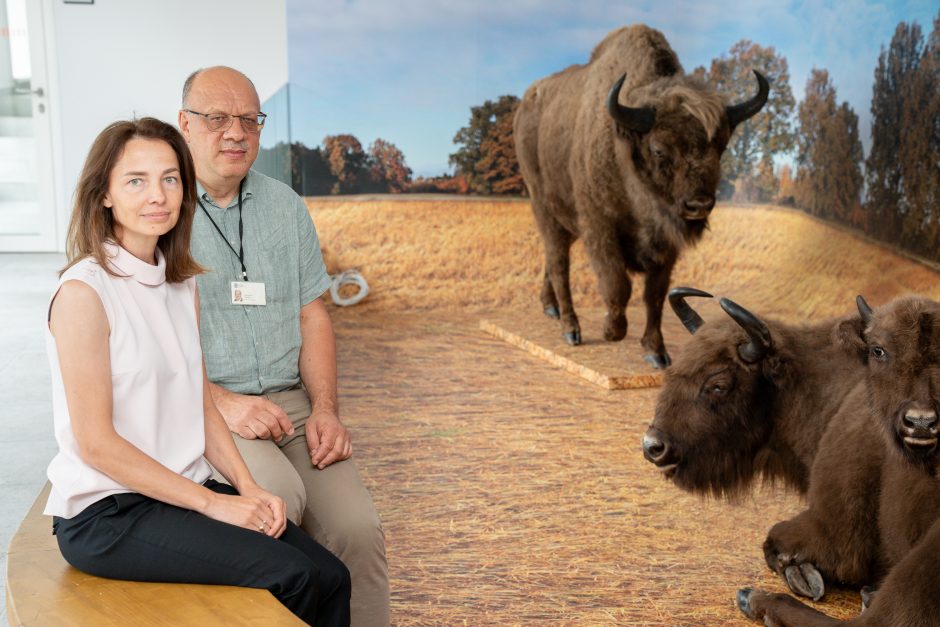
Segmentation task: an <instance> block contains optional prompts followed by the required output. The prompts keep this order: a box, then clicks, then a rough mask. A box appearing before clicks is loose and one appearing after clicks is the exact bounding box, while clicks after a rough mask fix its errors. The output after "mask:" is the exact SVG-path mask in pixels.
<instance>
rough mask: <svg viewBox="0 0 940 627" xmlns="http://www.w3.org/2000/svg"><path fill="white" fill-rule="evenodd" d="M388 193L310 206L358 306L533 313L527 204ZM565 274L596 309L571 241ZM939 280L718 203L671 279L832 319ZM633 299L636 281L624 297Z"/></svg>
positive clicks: (535, 281)
mask: <svg viewBox="0 0 940 627" xmlns="http://www.w3.org/2000/svg"><path fill="white" fill-rule="evenodd" d="M392 198H395V197H392ZM397 198H401V200H399V199H395V200H387V201H375V200H365V201H359V200H356V199H355V198H352V199H350V200H342V199H339V200H338V199H335V198H313V199H309V200H308V205H309V206H310V208H311V213H312V215H313V216H314V220H315V221H316V224H317V229H318V231H319V232H320V236H321V244H322V246H323V249H324V255H325V257H326V260H327V265H328V267H329V269H330V270H331V271H336V270H339V269H346V268H358V269H359V270H361V271H362V272H363V274H364V275H365V277H366V279H367V280H368V281H369V283H370V286H371V287H372V289H373V292H372V294H371V295H370V296H369V299H368V301H366V302H364V303H363V304H362V306H363V307H365V308H379V309H383V310H414V309H435V310H436V309H464V310H467V309H471V310H480V311H484V310H487V309H491V308H494V307H507V306H509V307H520V308H527V309H530V310H532V311H534V312H538V311H539V310H540V307H539V306H538V292H539V288H540V287H541V272H542V265H543V253H542V247H541V242H540V240H539V236H538V233H537V231H536V229H535V224H534V222H533V219H532V215H531V211H530V209H529V204H528V202H526V201H504V200H473V199H469V200H462V199H453V200H441V199H438V198H435V199H434V200H411V199H408V198H407V197H397ZM571 276H572V293H573V298H574V304H575V308H576V309H578V308H584V307H590V306H600V305H601V301H600V298H599V297H598V295H597V290H596V282H595V279H594V275H593V273H592V272H591V270H590V266H589V264H588V261H587V258H586V256H585V255H584V251H583V250H582V247H581V244H580V242H576V243H575V245H574V247H573V255H572V270H571ZM937 279H938V275H937V273H936V272H934V271H933V270H931V269H930V268H928V267H926V266H923V265H920V264H917V263H911V262H910V261H909V260H908V259H905V258H904V257H902V256H900V255H898V254H897V253H894V252H891V251H889V250H887V249H885V248H883V247H880V246H878V245H874V244H870V245H869V244H865V243H863V242H860V240H859V239H857V238H856V237H855V236H854V235H851V234H849V233H846V232H844V231H841V230H839V229H837V228H834V227H831V226H828V225H826V224H823V223H821V222H819V221H817V220H814V219H812V218H810V217H808V216H807V215H806V214H804V213H802V212H799V211H795V210H790V209H783V208H778V207H769V208H768V207H763V206H761V207H741V206H727V205H725V206H719V207H718V208H717V209H716V210H715V211H714V213H713V216H712V220H711V230H710V231H709V232H707V233H706V234H705V236H704V238H703V240H702V242H701V243H700V244H699V245H698V246H697V247H696V248H694V249H691V250H689V251H687V252H686V253H685V254H684V256H683V257H682V258H681V259H680V261H679V263H678V265H677V267H676V270H675V272H674V273H673V284H674V285H692V286H695V287H699V288H702V289H705V290H708V291H711V292H712V293H714V294H716V295H718V294H720V295H724V296H728V297H730V298H732V299H734V300H737V301H738V302H740V303H741V304H742V305H744V306H746V307H750V308H752V309H754V310H756V311H774V312H778V313H779V314H780V315H782V316H786V317H795V318H799V317H801V316H819V315H823V316H826V315H834V314H837V313H841V312H842V311H845V310H846V309H847V308H851V307H852V306H853V303H854V301H855V296H856V295H857V294H859V293H862V294H864V295H865V297H866V298H867V299H868V301H869V302H870V303H872V304H873V305H875V304H879V303H882V302H885V301H888V300H890V299H891V298H893V297H895V296H897V295H899V294H903V293H907V292H917V293H923V294H927V295H931V296H933V297H934V298H940V281H938V280H937ZM642 292H643V288H642V279H641V280H640V281H637V282H636V283H635V285H634V293H633V300H634V301H637V302H639V300H640V299H641V297H642Z"/></svg>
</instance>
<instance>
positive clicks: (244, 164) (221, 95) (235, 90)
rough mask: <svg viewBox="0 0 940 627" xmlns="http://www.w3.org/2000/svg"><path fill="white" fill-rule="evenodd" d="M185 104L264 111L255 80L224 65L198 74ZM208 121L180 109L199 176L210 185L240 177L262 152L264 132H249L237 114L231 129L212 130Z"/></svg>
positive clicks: (227, 110)
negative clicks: (250, 81) (248, 78)
mask: <svg viewBox="0 0 940 627" xmlns="http://www.w3.org/2000/svg"><path fill="white" fill-rule="evenodd" d="M185 108H186V109H189V110H191V111H198V112H199V113H206V114H213V113H227V114H229V115H234V116H252V115H257V114H258V113H259V112H260V111H261V104H260V102H258V94H257V93H256V92H255V90H254V88H253V87H252V85H251V83H249V82H248V81H247V80H245V78H244V77H243V76H241V75H239V74H238V73H236V72H232V71H231V70H226V69H224V68H222V69H212V70H206V71H205V72H203V73H202V74H200V75H199V76H198V77H197V78H196V80H195V81H194V83H193V86H192V88H191V90H190V92H189V97H188V99H187V102H186V107H185ZM206 122H207V120H206V118H205V117H203V116H200V115H196V114H195V113H188V112H186V111H185V110H184V111H181V112H180V116H179V125H180V131H182V133H183V136H184V137H185V138H186V141H187V142H188V143H189V150H190V152H191V153H192V155H193V161H194V162H195V165H196V177H197V178H198V179H199V180H200V181H201V182H202V183H203V185H206V186H207V187H218V186H222V185H230V184H232V183H233V182H237V181H240V180H241V179H243V178H244V177H245V175H246V174H248V170H249V169H250V168H251V164H252V163H254V161H255V158H256V157H257V156H258V143H259V139H260V136H261V134H260V132H257V133H250V132H246V131H245V130H244V129H243V128H242V124H241V120H239V119H238V118H237V117H236V118H235V119H233V120H231V125H230V126H229V127H228V128H227V129H220V130H217V131H211V130H209V128H208V127H207V125H206Z"/></svg>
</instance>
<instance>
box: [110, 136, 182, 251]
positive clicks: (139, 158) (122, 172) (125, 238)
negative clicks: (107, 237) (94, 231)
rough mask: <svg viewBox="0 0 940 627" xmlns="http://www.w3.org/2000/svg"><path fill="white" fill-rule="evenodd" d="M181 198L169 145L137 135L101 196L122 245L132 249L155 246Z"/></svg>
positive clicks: (175, 216) (175, 214) (171, 222)
mask: <svg viewBox="0 0 940 627" xmlns="http://www.w3.org/2000/svg"><path fill="white" fill-rule="evenodd" d="M182 202H183V185H182V181H181V180H180V168H179V161H178V160H177V158H176V153H175V152H173V149H172V148H171V147H170V145H169V144H167V143H166V142H165V141H163V140H161V139H143V138H140V137H135V138H133V139H131V140H130V141H129V142H127V144H125V145H124V151H123V152H122V153H121V156H120V158H119V159H118V160H117V163H115V164H114V169H112V170H111V176H110V179H109V181H108V191H107V193H106V194H105V196H104V206H105V207H108V208H110V209H111V213H112V215H113V217H114V234H115V236H116V237H117V239H118V240H119V241H120V243H121V245H122V246H124V248H127V249H128V250H131V252H136V251H135V250H133V249H135V248H138V247H140V246H143V247H144V248H147V247H149V246H155V245H156V241H157V238H159V237H160V236H161V235H163V234H164V233H167V232H169V231H170V229H172V228H173V227H174V226H175V225H176V222H177V220H179V216H180V205H181V204H182Z"/></svg>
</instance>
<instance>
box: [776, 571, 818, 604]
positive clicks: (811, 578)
mask: <svg viewBox="0 0 940 627" xmlns="http://www.w3.org/2000/svg"><path fill="white" fill-rule="evenodd" d="M783 574H784V576H785V577H786V578H787V585H788V586H790V590H792V591H793V592H794V593H796V594H799V595H802V596H804V597H809V598H811V599H812V600H814V601H818V600H819V599H821V598H822V597H823V595H824V594H826V584H825V583H823V578H822V575H820V574H819V571H818V570H816V567H815V566H813V565H812V564H810V563H809V562H803V563H802V564H800V565H799V566H797V565H796V564H793V565H792V566H787V567H786V569H784V571H783Z"/></svg>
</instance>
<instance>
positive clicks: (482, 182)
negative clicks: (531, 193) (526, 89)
mask: <svg viewBox="0 0 940 627" xmlns="http://www.w3.org/2000/svg"><path fill="white" fill-rule="evenodd" d="M518 103H519V98H517V97H516V96H512V95H504V96H500V97H499V99H498V100H496V101H492V100H487V101H486V102H484V103H483V104H482V105H480V106H477V107H471V108H470V123H469V124H468V125H467V126H465V127H463V128H461V129H460V130H459V131H457V134H456V135H455V136H454V143H455V144H457V146H459V148H458V150H457V152H455V153H453V154H451V155H450V164H451V165H452V166H454V168H455V170H456V172H455V173H456V174H461V175H463V176H464V177H465V178H466V180H467V182H468V183H469V185H470V190H471V191H472V192H474V193H477V194H491V193H499V192H495V190H494V189H493V187H494V185H495V186H497V187H499V188H503V187H507V186H508V187H510V188H512V187H513V185H514V183H506V184H500V181H503V180H504V177H505V178H506V179H510V180H511V179H512V178H513V177H514V176H516V175H517V173H518V169H519V166H518V163H517V162H516V157H515V149H513V148H512V116H513V112H514V110H515V107H516V105H517V104H518ZM507 118H508V120H509V121H508V122H507V121H506V119H507ZM507 129H508V132H507ZM507 142H508V143H507ZM507 147H508V148H509V150H508V152H507ZM504 193H505V192H504Z"/></svg>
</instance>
